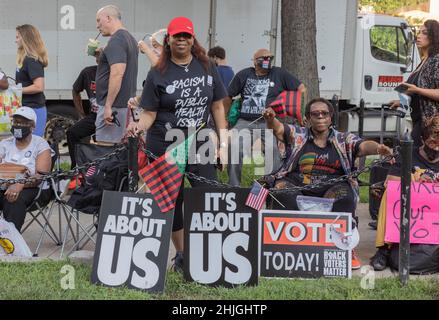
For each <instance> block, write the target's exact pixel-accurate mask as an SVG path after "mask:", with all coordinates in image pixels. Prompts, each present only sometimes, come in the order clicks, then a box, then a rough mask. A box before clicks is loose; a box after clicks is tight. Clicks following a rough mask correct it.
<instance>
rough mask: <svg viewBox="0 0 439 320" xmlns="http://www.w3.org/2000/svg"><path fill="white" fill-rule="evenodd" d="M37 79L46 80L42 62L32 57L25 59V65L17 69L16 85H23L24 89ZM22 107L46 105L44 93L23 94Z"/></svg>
mask: <svg viewBox="0 0 439 320" xmlns="http://www.w3.org/2000/svg"><path fill="white" fill-rule="evenodd" d="M37 78H44V67H43V64H42V63H41V62H39V61H38V60H35V59H34V58H31V57H25V58H24V60H23V65H22V66H21V67H20V66H19V67H17V70H16V71H15V80H16V83H17V84H19V83H21V85H22V87H23V88H25V87H29V86H31V85H33V83H34V80H35V79H37ZM22 105H23V106H26V107H31V108H36V107H44V106H45V105H46V97H45V96H44V93H43V92H39V93H35V94H23V97H22Z"/></svg>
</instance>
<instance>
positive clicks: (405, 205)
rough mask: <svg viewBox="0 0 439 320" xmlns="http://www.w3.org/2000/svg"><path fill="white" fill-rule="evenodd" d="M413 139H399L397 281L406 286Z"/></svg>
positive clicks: (407, 276) (407, 136)
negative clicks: (399, 175)
mask: <svg viewBox="0 0 439 320" xmlns="http://www.w3.org/2000/svg"><path fill="white" fill-rule="evenodd" d="M412 149H413V141H412V140H411V138H410V134H409V133H406V134H405V135H404V138H403V139H402V140H401V158H402V166H401V215H400V219H401V224H400V238H399V281H400V282H401V284H402V285H403V286H406V285H407V284H408V281H409V262H410V261H409V259H410V212H411V211H410V187H411V172H412Z"/></svg>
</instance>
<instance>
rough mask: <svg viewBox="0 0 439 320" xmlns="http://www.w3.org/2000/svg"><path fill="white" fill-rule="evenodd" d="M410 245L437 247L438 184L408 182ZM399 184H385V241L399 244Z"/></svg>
mask: <svg viewBox="0 0 439 320" xmlns="http://www.w3.org/2000/svg"><path fill="white" fill-rule="evenodd" d="M410 191H411V197H410V243H423V244H439V183H418V182H412V184H411V189H410ZM400 217H401V183H400V182H399V181H388V182H387V204H386V234H385V237H384V239H385V241H386V242H392V243H399V240H400V225H401V218H400Z"/></svg>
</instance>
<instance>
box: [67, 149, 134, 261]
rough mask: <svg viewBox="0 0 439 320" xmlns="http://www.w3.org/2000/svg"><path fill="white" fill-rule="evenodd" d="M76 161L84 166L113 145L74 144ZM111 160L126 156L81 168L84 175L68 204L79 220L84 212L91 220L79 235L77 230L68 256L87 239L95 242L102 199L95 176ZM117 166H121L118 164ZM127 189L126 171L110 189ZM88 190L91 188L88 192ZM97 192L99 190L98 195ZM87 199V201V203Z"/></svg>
mask: <svg viewBox="0 0 439 320" xmlns="http://www.w3.org/2000/svg"><path fill="white" fill-rule="evenodd" d="M75 147H76V153H75V156H76V163H77V164H78V166H84V165H85V164H87V163H90V162H92V161H94V160H96V159H97V158H100V157H102V156H105V155H106V154H109V153H111V152H113V151H114V146H102V145H96V144H86V143H78V144H77V145H76V146H75ZM111 161H116V162H117V163H119V162H120V163H124V162H125V163H126V164H127V158H126V154H125V155H116V156H114V157H112V158H111V159H109V160H105V161H103V162H102V163H101V164H100V165H99V166H96V167H95V168H93V167H90V168H88V169H84V170H82V172H81V173H82V175H83V177H84V179H83V181H82V183H81V186H80V187H79V188H78V189H76V190H75V191H74V192H73V194H72V196H71V197H70V199H69V201H68V205H69V206H71V207H72V208H73V210H74V211H75V212H76V213H77V217H78V220H79V213H84V214H88V215H92V216H93V222H92V223H91V224H90V225H88V226H87V227H84V228H83V230H82V231H83V234H82V235H81V236H80V233H79V230H78V233H77V235H78V238H77V239H76V241H75V243H74V244H73V246H72V248H71V250H70V251H69V252H68V254H67V256H69V255H70V254H71V253H72V252H73V251H74V250H80V249H81V248H83V247H84V246H85V245H86V244H87V243H88V242H89V241H92V242H93V243H96V241H95V239H94V236H95V234H96V232H97V226H98V215H99V210H100V201H101V199H102V193H103V190H101V189H99V186H98V185H96V184H97V183H98V179H97V177H99V172H100V170H105V167H106V165H107V164H108V163H110V162H111ZM118 167H123V166H120V165H118ZM127 189H128V172H126V174H124V175H123V176H122V177H121V178H120V179H119V181H118V183H117V185H114V187H112V188H111V190H115V191H126V190H127ZM90 190H92V191H91V192H90ZM94 192H96V193H95V195H96V197H94V198H93V199H92V196H93V194H94ZM99 192H101V194H100V196H99ZM87 201H88V203H87Z"/></svg>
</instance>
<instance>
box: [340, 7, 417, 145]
mask: <svg viewBox="0 0 439 320" xmlns="http://www.w3.org/2000/svg"><path fill="white" fill-rule="evenodd" d="M415 38H416V36H415V31H414V28H411V27H410V26H408V24H407V22H406V21H405V20H404V19H403V18H400V17H392V16H386V15H374V14H360V15H358V16H357V23H356V44H355V51H354V61H353V63H354V65H353V67H352V70H353V74H352V85H350V90H349V91H348V92H349V94H348V95H345V96H343V95H342V96H341V104H340V106H341V108H340V111H341V112H340V114H339V115H340V117H339V124H340V129H343V130H346V131H350V132H357V133H358V132H360V133H361V134H362V135H363V136H365V137H370V138H376V137H381V138H386V137H391V138H395V137H396V136H398V135H400V134H401V133H403V132H405V131H406V130H407V129H410V128H411V119H410V113H409V112H407V113H406V115H405V116H404V117H402V116H401V117H398V116H395V115H394V114H391V113H389V112H387V111H384V110H383V111H382V110H381V108H382V106H383V104H387V103H389V102H390V101H391V100H398V93H397V92H396V91H395V90H394V89H395V88H396V87H397V86H398V85H399V84H400V83H401V82H404V81H406V80H407V78H408V77H409V75H410V73H411V72H412V71H413V70H414V68H416V66H417V65H418V64H419V62H420V57H419V52H418V50H417V48H416V44H415ZM345 92H346V91H345ZM349 110H351V111H349Z"/></svg>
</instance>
